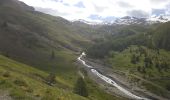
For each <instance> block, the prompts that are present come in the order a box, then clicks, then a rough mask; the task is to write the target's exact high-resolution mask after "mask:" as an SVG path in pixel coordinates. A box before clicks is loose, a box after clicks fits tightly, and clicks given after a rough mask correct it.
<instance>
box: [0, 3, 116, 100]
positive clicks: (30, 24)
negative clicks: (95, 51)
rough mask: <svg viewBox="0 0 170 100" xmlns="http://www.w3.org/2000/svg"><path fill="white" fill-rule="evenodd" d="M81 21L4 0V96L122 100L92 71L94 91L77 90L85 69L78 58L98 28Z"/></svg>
mask: <svg viewBox="0 0 170 100" xmlns="http://www.w3.org/2000/svg"><path fill="white" fill-rule="evenodd" d="M79 25H80V24H78V23H72V22H70V21H68V20H66V19H64V18H61V17H55V16H51V15H48V14H44V13H41V12H37V11H35V10H34V8H33V7H30V6H28V5H26V4H24V3H23V2H20V1H17V0H0V73H1V74H0V80H1V81H0V99H1V97H3V99H5V100H6V99H9V100H11V99H15V100H21V99H22V100H56V99H59V100H89V99H91V100H112V99H113V98H114V99H116V100H117V97H115V96H113V95H110V94H108V93H106V92H104V91H103V90H101V89H100V88H99V87H98V86H97V85H96V83H94V82H93V81H92V80H90V79H89V78H87V77H86V76H85V79H84V81H85V82H86V84H87V87H88V90H92V91H89V97H88V98H85V97H82V96H80V95H77V94H75V93H74V92H73V89H74V87H75V83H76V80H77V78H78V77H80V75H79V72H81V71H80V69H79V68H78V65H77V62H76V59H77V57H78V56H79V55H78V54H79V52H81V51H82V50H83V49H84V48H86V46H87V45H89V44H91V43H92V40H91V38H88V37H90V33H92V32H90V31H91V30H92V29H93V28H90V27H89V25H87V24H81V26H79ZM78 26H79V27H78ZM85 29H86V30H85ZM86 32H90V33H88V34H84V33H86ZM51 78H52V79H51ZM51 80H52V81H53V82H52V83H51ZM94 86H95V87H94ZM1 91H3V92H1ZM1 95H3V96H1ZM4 95H5V97H4Z"/></svg>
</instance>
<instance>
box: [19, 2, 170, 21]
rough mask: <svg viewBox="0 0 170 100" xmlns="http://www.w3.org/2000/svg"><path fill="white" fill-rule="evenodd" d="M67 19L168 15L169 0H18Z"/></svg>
mask: <svg viewBox="0 0 170 100" xmlns="http://www.w3.org/2000/svg"><path fill="white" fill-rule="evenodd" d="M20 1H23V2H25V3H26V4H28V5H30V6H33V7H34V8H35V9H36V10H38V11H41V12H45V13H48V14H52V15H55V16H61V17H64V18H66V19H68V20H76V19H84V20H87V21H99V22H100V21H109V20H112V19H114V18H117V17H123V16H134V17H151V16H155V15H168V16H169V15H170V0H20Z"/></svg>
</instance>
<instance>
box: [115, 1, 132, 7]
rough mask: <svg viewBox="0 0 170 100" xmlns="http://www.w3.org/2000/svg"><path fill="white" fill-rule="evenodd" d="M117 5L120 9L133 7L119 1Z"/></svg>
mask: <svg viewBox="0 0 170 100" xmlns="http://www.w3.org/2000/svg"><path fill="white" fill-rule="evenodd" d="M117 4H118V5H119V6H120V7H124V8H131V7H133V6H132V5H130V4H129V3H127V2H123V1H119V2H117Z"/></svg>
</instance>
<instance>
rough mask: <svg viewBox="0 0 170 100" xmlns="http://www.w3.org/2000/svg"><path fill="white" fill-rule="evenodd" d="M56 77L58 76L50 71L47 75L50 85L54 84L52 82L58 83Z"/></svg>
mask: <svg viewBox="0 0 170 100" xmlns="http://www.w3.org/2000/svg"><path fill="white" fill-rule="evenodd" d="M55 78H56V76H55V74H53V73H50V74H49V75H48V76H47V78H46V82H47V83H48V84H49V85H52V84H54V83H56V80H55Z"/></svg>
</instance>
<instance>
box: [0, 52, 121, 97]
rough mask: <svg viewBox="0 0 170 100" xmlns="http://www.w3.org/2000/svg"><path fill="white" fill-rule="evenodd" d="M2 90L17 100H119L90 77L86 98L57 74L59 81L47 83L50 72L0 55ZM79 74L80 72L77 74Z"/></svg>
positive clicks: (0, 87) (0, 82) (0, 83)
mask: <svg viewBox="0 0 170 100" xmlns="http://www.w3.org/2000/svg"><path fill="white" fill-rule="evenodd" d="M0 73H1V74H0V90H5V91H7V92H8V93H9V96H11V97H12V98H14V99H16V100H21V99H22V100H30V99H31V100H39V99H41V100H56V99H59V100H88V99H90V100H113V98H114V100H119V98H117V97H114V96H112V95H110V94H107V93H105V92H103V91H102V90H101V89H99V87H98V86H97V85H96V84H95V83H94V82H92V80H90V79H88V78H87V79H86V83H87V87H88V91H89V97H88V98H84V97H81V96H79V95H76V94H74V93H73V92H72V87H73V84H71V83H70V82H69V81H67V80H65V79H63V78H61V77H59V76H58V75H57V77H56V80H57V83H56V84H55V85H54V86H49V85H47V84H46V83H45V78H46V77H47V76H48V74H47V73H46V72H44V71H41V70H38V69H35V68H33V67H31V66H28V65H25V64H23V63H19V62H17V61H14V60H11V59H9V58H7V57H4V56H2V55H0ZM76 76H78V74H77V75H76Z"/></svg>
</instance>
